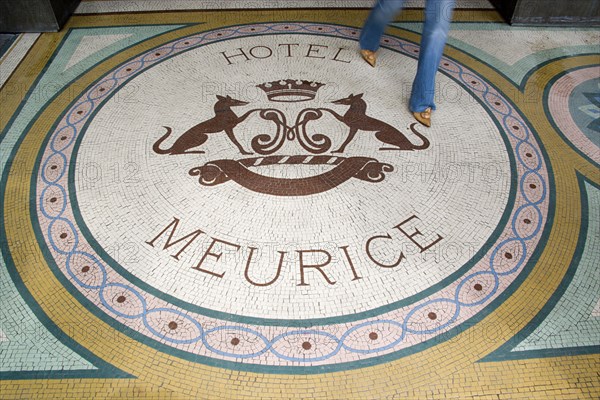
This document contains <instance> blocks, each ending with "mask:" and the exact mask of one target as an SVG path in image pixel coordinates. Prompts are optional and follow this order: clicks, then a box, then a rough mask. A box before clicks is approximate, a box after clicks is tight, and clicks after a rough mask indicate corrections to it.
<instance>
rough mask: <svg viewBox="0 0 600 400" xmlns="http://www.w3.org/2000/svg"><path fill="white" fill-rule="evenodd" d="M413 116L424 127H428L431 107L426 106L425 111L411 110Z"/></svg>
mask: <svg viewBox="0 0 600 400" xmlns="http://www.w3.org/2000/svg"><path fill="white" fill-rule="evenodd" d="M413 116H414V117H415V119H416V120H417V121H419V122H420V123H421V124H423V125H425V126H426V127H428V128H429V127H430V126H431V107H429V108H427V109H426V110H425V111H421V112H413Z"/></svg>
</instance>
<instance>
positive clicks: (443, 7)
mask: <svg viewBox="0 0 600 400" xmlns="http://www.w3.org/2000/svg"><path fill="white" fill-rule="evenodd" d="M403 3H404V0H377V3H376V4H375V6H374V7H373V9H372V10H371V13H370V14H369V17H368V18H367V21H366V22H365V25H364V26H363V29H362V32H361V33H360V48H361V49H364V50H371V51H376V50H377V49H379V41H380V40H381V36H382V35H383V31H384V30H385V27H386V26H387V25H388V24H389V23H390V22H392V20H393V19H394V17H395V16H396V14H398V12H400V10H401V9H402V4H403ZM453 9H454V0H427V5H426V6H425V26H424V27H423V35H422V38H421V51H420V54H419V64H418V66H417V76H416V77H415V80H414V81H413V85H412V91H411V95H410V102H409V105H408V106H409V108H410V111H413V112H421V111H425V109H427V108H428V107H431V109H433V110H435V104H434V102H433V98H434V95H435V74H436V72H437V69H438V65H439V64H440V59H441V58H442V53H443V51H444V46H445V44H446V39H447V38H448V29H449V28H450V21H451V20H452V10H453Z"/></svg>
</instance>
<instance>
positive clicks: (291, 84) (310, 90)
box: [256, 79, 325, 103]
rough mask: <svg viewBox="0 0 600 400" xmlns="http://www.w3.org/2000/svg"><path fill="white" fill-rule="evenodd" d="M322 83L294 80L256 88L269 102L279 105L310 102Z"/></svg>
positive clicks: (264, 84)
mask: <svg viewBox="0 0 600 400" xmlns="http://www.w3.org/2000/svg"><path fill="white" fill-rule="evenodd" d="M324 85H325V84H324V83H319V82H309V81H301V80H294V79H286V80H281V81H273V82H265V83H261V84H260V85H256V87H258V88H260V89H262V90H263V91H264V92H265V93H266V94H267V98H268V99H269V100H270V101H276V102H281V103H296V102H300V101H307V100H312V99H314V98H315V96H316V94H317V91H318V90H319V89H320V88H321V86H324Z"/></svg>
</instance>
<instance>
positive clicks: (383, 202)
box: [75, 35, 510, 319]
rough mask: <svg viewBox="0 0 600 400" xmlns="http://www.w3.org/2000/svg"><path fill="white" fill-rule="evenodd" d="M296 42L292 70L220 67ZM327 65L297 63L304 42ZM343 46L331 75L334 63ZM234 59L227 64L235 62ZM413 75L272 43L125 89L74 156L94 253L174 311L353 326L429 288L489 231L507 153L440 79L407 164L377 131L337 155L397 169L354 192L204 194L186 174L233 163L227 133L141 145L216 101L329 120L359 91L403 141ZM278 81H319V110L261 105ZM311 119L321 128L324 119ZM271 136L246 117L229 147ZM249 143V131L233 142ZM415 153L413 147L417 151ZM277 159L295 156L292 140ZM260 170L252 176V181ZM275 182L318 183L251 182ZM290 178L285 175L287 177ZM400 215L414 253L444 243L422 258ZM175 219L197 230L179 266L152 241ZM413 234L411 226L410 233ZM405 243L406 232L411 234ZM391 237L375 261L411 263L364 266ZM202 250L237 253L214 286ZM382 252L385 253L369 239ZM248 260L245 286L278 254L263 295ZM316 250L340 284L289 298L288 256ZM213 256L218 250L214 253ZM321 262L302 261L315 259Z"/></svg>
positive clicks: (212, 265)
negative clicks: (165, 151) (428, 124)
mask: <svg viewBox="0 0 600 400" xmlns="http://www.w3.org/2000/svg"><path fill="white" fill-rule="evenodd" d="M283 43H299V44H300V45H299V46H298V47H297V48H298V53H297V54H298V56H297V57H285V55H286V50H285V49H281V50H280V51H281V53H280V56H279V57H278V58H276V56H275V55H274V56H273V57H271V58H268V59H264V60H251V61H245V60H244V59H243V58H242V57H237V58H236V59H235V61H236V62H235V64H234V65H227V62H226V61H225V59H224V58H223V57H222V56H221V55H220V53H221V52H223V51H225V52H227V53H228V54H233V53H234V52H235V51H236V50H235V49H237V48H244V49H248V48H251V47H253V46H257V45H261V46H268V47H271V48H273V49H275V48H276V47H277V45H278V44H283ZM311 43H314V44H319V45H326V46H329V48H328V49H327V50H325V49H321V50H320V51H322V54H323V55H324V56H326V57H327V58H326V59H325V60H323V59H312V58H306V57H304V55H305V54H306V51H307V49H308V46H309V44H311ZM340 47H342V48H345V49H347V50H344V51H343V52H342V53H341V55H340V57H339V58H340V59H343V60H350V61H351V62H350V63H342V62H336V61H332V60H330V58H331V57H333V56H334V55H335V53H336V52H337V49H338V48H340ZM238 60H239V61H238ZM415 69H416V62H415V61H414V60H412V59H410V58H407V57H404V56H400V55H399V54H397V53H394V52H391V51H387V50H383V51H382V52H381V57H380V60H379V65H378V68H377V69H372V68H371V67H369V66H368V65H367V64H366V63H364V62H363V61H362V60H360V59H359V58H358V56H357V54H356V53H355V42H353V41H348V40H344V39H335V38H325V37H318V36H306V35H280V36H271V37H254V38H245V39H236V40H234V41H233V40H232V41H225V42H221V43H215V44H211V45H208V46H205V47H201V48H198V49H195V50H192V51H189V52H187V53H184V54H182V55H180V56H178V57H175V58H173V59H170V60H167V61H165V62H163V63H162V64H160V65H158V66H156V67H154V68H152V69H151V70H149V71H148V72H145V73H143V74H142V75H141V76H138V77H137V78H135V79H134V80H132V81H131V82H130V83H129V84H127V86H125V87H124V88H123V89H122V90H121V91H120V92H119V93H118V94H117V95H116V96H115V97H114V98H113V99H112V100H110V101H109V102H108V103H107V104H106V105H105V106H104V107H103V108H102V109H101V110H100V112H99V113H98V114H97V115H96V116H95V118H94V119H93V121H92V123H91V124H90V126H89V128H88V130H87V132H86V134H85V137H84V139H83V141H82V143H81V147H80V150H79V156H78V160H77V165H76V169H77V171H76V175H75V189H76V193H77V200H78V203H79V206H80V208H81V213H82V215H83V218H84V221H85V223H86V224H87V226H88V228H89V229H90V231H91V233H92V235H93V236H94V237H95V238H96V240H97V241H98V242H99V244H100V245H101V246H102V247H103V248H104V249H106V251H107V252H108V253H109V254H110V255H111V256H112V257H113V258H114V259H115V260H116V261H117V262H119V263H120V264H121V265H122V266H123V267H124V268H126V269H127V270H128V271H130V272H131V273H132V274H134V275H135V276H137V277H138V278H140V279H141V280H143V281H145V282H147V283H148V284H149V285H151V286H153V287H155V288H157V289H159V290H160V291H163V292H165V293H168V294H170V295H172V296H175V297H177V298H180V299H182V300H184V301H186V302H190V303H193V304H196V305H200V306H203V307H207V308H209V309H214V310H219V311H225V312H229V313H233V314H243V315H247V316H258V317H269V318H286V319H303V318H314V317H329V316H338V315H347V314H353V313H356V312H360V311H366V310H370V309H374V308H377V307H379V306H384V305H386V304H389V303H390V302H393V301H397V300H401V299H404V298H407V297H409V296H412V295H415V294H417V293H419V292H421V291H423V290H424V289H426V288H428V287H430V286H432V285H434V284H436V283H438V282H439V281H440V280H442V279H443V278H445V277H447V276H449V275H450V274H452V272H454V271H456V270H457V269H459V268H460V267H461V266H462V265H464V263H465V262H467V261H468V260H469V259H470V258H471V257H472V256H473V255H474V254H475V252H476V251H477V250H478V249H479V248H480V247H481V246H482V245H483V244H484V243H485V242H486V240H487V239H488V238H489V236H490V235H491V233H492V231H493V230H494V229H495V228H496V226H497V224H498V222H499V219H500V217H501V215H502V212H503V210H504V208H505V207H506V203H507V198H508V189H509V182H510V171H509V164H508V156H507V155H506V150H505V147H504V144H503V141H502V139H501V137H500V134H499V133H498V130H497V128H496V127H495V125H494V123H493V122H492V121H491V119H490V118H489V116H488V115H487V113H486V112H485V111H484V109H483V108H482V107H481V106H480V105H479V104H478V103H477V102H476V101H475V100H474V99H473V98H472V97H470V96H469V95H468V94H467V93H466V92H465V91H462V89H461V88H459V87H458V86H457V85H456V84H455V83H454V82H453V81H451V80H450V79H448V78H446V77H445V76H442V75H441V74H438V85H437V86H438V100H437V104H438V107H439V110H438V111H437V112H436V113H435V114H434V127H433V128H430V129H425V128H419V129H420V130H421V131H422V132H423V133H424V134H425V135H426V136H427V137H428V138H429V139H430V141H431V143H432V145H431V146H430V148H428V149H426V150H423V151H414V152H405V151H403V152H393V151H388V152H383V151H379V150H378V149H379V147H380V146H381V143H380V142H379V141H377V140H376V139H375V137H374V135H373V133H367V132H359V133H358V134H357V137H356V139H355V141H354V142H352V144H350V145H349V146H348V148H347V152H346V153H345V154H344V156H370V157H374V158H377V159H378V160H379V161H381V162H386V163H390V164H392V165H393V166H394V168H395V170H394V172H392V173H389V174H387V177H386V179H385V180H384V181H383V182H381V183H368V182H364V181H360V180H356V179H351V180H350V181H348V182H346V183H344V184H342V185H340V186H339V187H337V188H335V189H333V190H330V191H328V192H325V193H321V194H317V195H312V196H303V197H289V198H288V197H277V196H270V195H264V194H258V193H254V192H251V191H248V190H247V189H244V188H242V187H241V186H239V185H237V184H235V183H234V182H231V181H230V182H227V183H225V184H222V185H219V186H216V187H212V188H209V187H203V186H200V185H199V184H198V182H197V180H196V179H197V178H195V177H191V176H189V175H188V173H187V172H188V171H189V169H191V168H193V167H197V166H201V165H203V164H204V163H205V162H207V161H210V160H216V159H222V158H233V159H239V158H242V156H240V154H239V153H238V152H237V149H236V148H235V147H234V146H233V145H232V144H231V142H229V141H228V139H227V138H226V136H225V135H224V134H223V133H220V134H213V135H211V136H210V137H209V139H208V141H207V142H206V143H205V144H204V145H203V146H202V149H204V150H206V151H207V153H206V154H203V155H177V156H170V155H157V154H155V153H154V152H152V149H151V148H152V145H153V143H154V142H155V141H156V139H158V138H159V137H160V136H162V134H163V133H164V128H163V126H165V125H166V126H170V127H172V128H173V131H174V133H175V134H174V135H173V136H172V137H171V138H170V139H169V140H167V142H166V143H165V144H163V146H162V147H166V146H168V145H170V144H171V143H172V142H173V141H174V139H175V138H176V137H178V135H180V134H181V133H183V132H184V131H186V130H187V129H189V128H190V127H191V126H193V125H195V124H197V123H198V122H200V121H203V120H205V119H208V118H211V117H212V116H213V111H212V106H213V104H214V101H215V100H216V97H215V95H216V94H220V95H230V96H232V97H235V98H238V99H240V100H245V101H251V104H250V105H248V106H246V107H239V108H236V109H235V111H236V113H237V114H238V115H240V114H242V113H243V112H244V111H245V110H248V109H251V108H255V107H276V108H279V109H281V110H285V113H286V115H287V116H288V118H292V117H293V116H295V115H296V113H297V111H298V109H301V108H304V107H316V106H322V107H328V108H332V109H335V110H336V111H337V112H338V113H343V112H344V111H345V110H346V108H347V107H346V106H337V105H332V104H330V101H332V100H336V99H338V98H343V97H346V96H348V95H349V94H351V93H354V94H358V93H364V97H363V98H364V99H365V100H366V101H367V102H368V109H367V114H368V115H370V116H373V117H375V118H379V119H381V120H383V121H386V122H387V123H390V124H392V125H394V126H395V127H397V128H399V129H400V130H401V131H402V132H404V133H406V134H407V136H409V138H411V139H412V135H410V134H409V132H410V131H409V129H408V125H409V124H410V123H412V119H411V116H410V114H409V112H408V111H407V110H406V104H407V95H408V88H410V83H411V81H412V77H413V76H414V73H415ZM282 78H293V79H306V80H315V81H319V82H324V83H326V86H325V87H323V88H322V89H321V90H320V91H319V96H318V97H317V99H315V101H312V102H305V103H295V104H293V105H288V106H286V105H284V104H283V103H270V102H267V101H266V97H263V95H262V94H261V93H260V92H257V91H256V89H255V88H254V85H256V84H258V83H262V82H267V81H271V80H279V79H282ZM321 121H323V122H321ZM321 121H319V122H318V123H315V124H314V127H315V128H314V129H317V128H321V129H325V130H326V132H325V133H327V134H330V136H331V137H332V140H333V139H335V140H334V148H335V146H336V145H339V144H340V143H341V141H342V140H343V138H344V135H345V132H347V128H345V127H344V126H343V125H340V123H339V122H337V121H336V120H335V119H333V118H323V119H322V120H321ZM269 127H270V125H268V124H266V123H264V122H260V120H258V119H257V118H251V119H248V120H247V121H246V122H245V123H244V124H243V125H240V126H239V127H238V129H237V131H236V132H237V137H238V140H239V141H240V142H241V143H242V145H244V147H245V148H246V149H249V140H250V138H251V137H252V136H253V135H248V134H247V132H262V131H263V130H264V129H269ZM245 133H246V134H245ZM415 142H416V143H418V140H415ZM277 154H304V152H303V151H302V149H301V148H300V147H299V146H297V145H295V143H288V144H287V145H286V147H284V148H283V149H281V150H280V151H278V153H277ZM257 171H258V170H257ZM262 173H265V174H267V173H268V174H271V175H279V176H282V175H280V174H282V173H283V174H287V175H284V176H286V177H294V176H305V175H307V174H309V175H310V174H314V171H306V170H303V171H300V172H298V171H294V170H293V169H291V168H290V169H287V170H286V171H284V172H282V171H276V170H274V169H272V170H269V171H262ZM290 174H297V175H293V176H292V175H290ZM412 214H416V215H417V216H419V217H420V218H421V222H419V224H418V228H419V229H420V230H421V231H422V233H423V235H424V239H423V241H424V242H430V241H432V240H434V239H435V238H436V237H437V234H440V235H442V236H443V237H444V239H443V240H442V241H441V242H440V243H439V244H438V245H436V246H435V247H433V248H432V249H430V250H429V251H427V252H425V253H423V254H418V250H417V249H416V247H415V246H414V245H412V244H411V242H410V241H408V240H407V239H406V238H402V236H401V235H400V234H399V232H398V231H397V230H394V229H393V227H394V226H395V225H397V224H398V223H400V222H402V221H403V220H405V219H406V218H408V217H410V216H411V215H412ZM173 217H177V218H179V219H181V223H180V225H179V228H178V233H177V234H176V235H177V237H181V235H185V234H187V233H189V232H192V231H193V230H196V229H201V230H202V231H203V232H205V234H203V235H201V236H200V237H199V238H198V239H197V241H196V242H195V243H194V244H192V245H191V246H190V247H189V248H188V249H187V250H186V251H185V252H183V253H182V254H181V256H180V257H179V260H175V259H174V258H172V257H171V256H170V255H171V254H174V253H176V252H177V251H178V250H179V249H180V248H181V246H174V247H172V248H171V249H168V250H166V251H163V250H162V245H163V243H164V241H157V242H156V247H150V246H149V245H147V244H145V243H144V242H146V241H149V240H152V239H153V238H154V237H155V236H156V235H157V234H158V233H159V232H160V231H161V230H162V229H163V228H164V227H165V226H166V225H167V224H169V223H170V222H171V221H172V220H173ZM414 226H415V225H407V228H410V227H414ZM411 231H412V229H411ZM387 233H390V234H391V235H392V238H393V240H392V241H389V242H390V246H387V247H384V246H381V247H380V248H379V249H378V251H377V252H376V254H377V256H378V257H380V258H381V259H382V261H383V260H388V261H391V260H393V259H394V256H397V254H398V253H399V251H402V250H403V251H404V252H405V254H406V257H407V259H406V260H404V261H403V262H402V263H401V264H400V265H399V266H398V267H396V268H393V269H383V268H379V267H377V266H375V265H374V264H373V262H372V261H370V260H369V259H368V257H367V256H366V255H365V253H364V245H365V242H366V240H367V239H368V238H369V237H372V236H374V235H385V234H387ZM210 237H213V238H217V239H221V240H225V241H228V242H232V243H235V244H237V245H239V246H241V248H240V250H239V251H233V250H234V249H233V248H231V247H229V251H228V252H227V248H223V249H222V250H223V256H222V257H221V259H220V260H219V261H217V262H215V260H214V258H209V259H208V260H207V261H206V263H205V264H204V265H203V267H204V268H206V269H210V270H213V271H215V272H218V273H223V272H224V273H225V275H224V276H223V278H217V277H214V276H211V275H208V274H204V273H202V272H199V271H197V270H194V269H192V267H193V266H194V265H196V264H197V263H198V261H199V260H200V258H201V257H202V255H203V253H204V251H206V249H207V247H208V245H209V244H210V242H211V239H210ZM380 243H383V242H380ZM249 246H252V247H257V248H258V249H259V251H258V252H257V253H256V254H255V259H254V260H255V262H254V263H253V264H252V265H251V274H252V277H253V278H255V279H256V280H258V281H264V280H270V279H271V278H272V277H273V276H274V273H275V271H276V267H277V263H278V261H279V254H278V253H277V252H278V251H286V252H287V254H286V257H285V258H284V265H283V269H282V272H281V276H280V278H279V279H278V281H277V282H275V283H274V284H273V285H271V286H268V287H261V288H257V287H255V286H252V285H250V284H249V283H248V282H246V281H245V280H244V267H245V264H246V260H247V256H248V253H249V250H248V247H249ZM340 246H349V248H348V250H349V253H350V256H351V257H352V260H353V264H354V265H355V267H356V269H357V272H358V274H359V275H360V276H361V277H362V279H360V280H355V281H352V278H353V275H352V273H351V271H350V267H349V265H348V262H347V261H346V260H345V258H343V255H344V254H343V252H342V251H341V250H339V247H340ZM315 249H323V250H327V251H328V252H329V253H330V254H331V255H332V258H333V259H332V262H331V263H330V264H329V265H328V266H326V267H324V269H323V270H324V271H326V272H327V274H328V276H329V277H330V278H331V279H333V280H335V281H336V284H335V285H329V284H328V283H327V282H326V281H325V280H324V279H323V277H322V276H321V275H320V274H319V273H318V272H317V271H315V270H312V271H311V270H307V271H306V281H307V283H309V284H310V285H309V286H297V285H298V284H299V283H300V272H299V263H298V255H297V253H296V251H297V250H315ZM219 250H220V248H219V247H218V246H217V247H215V248H214V251H216V252H218V251H219ZM320 260H321V259H320V258H316V259H310V258H307V259H305V262H315V263H317V262H319V261H320Z"/></svg>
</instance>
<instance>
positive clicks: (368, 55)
mask: <svg viewBox="0 0 600 400" xmlns="http://www.w3.org/2000/svg"><path fill="white" fill-rule="evenodd" d="M360 55H361V56H362V58H363V59H364V60H365V61H366V62H368V63H369V65H370V66H371V67H375V62H376V61H377V56H376V55H375V52H374V51H371V50H361V51H360Z"/></svg>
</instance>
